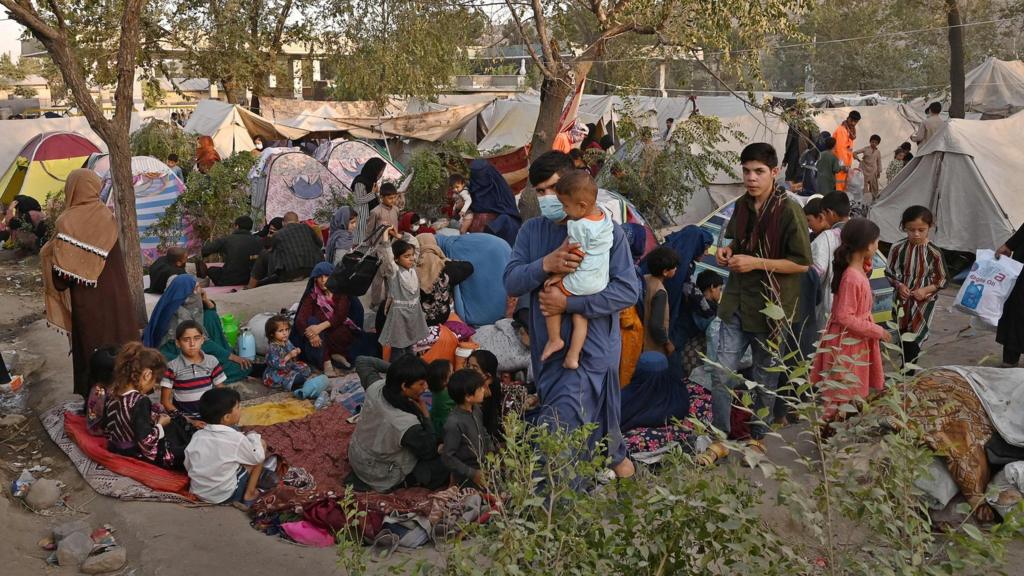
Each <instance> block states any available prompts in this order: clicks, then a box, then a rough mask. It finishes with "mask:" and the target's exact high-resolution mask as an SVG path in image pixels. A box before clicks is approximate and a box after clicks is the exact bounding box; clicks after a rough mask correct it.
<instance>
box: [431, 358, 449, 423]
mask: <svg viewBox="0 0 1024 576" xmlns="http://www.w3.org/2000/svg"><path fill="white" fill-rule="evenodd" d="M451 377H452V363H451V362H449V361H448V360H434V361H433V362H431V363H430V364H429V365H428V366H427V388H429V389H430V397H431V402H430V421H431V422H433V424H434V432H435V433H436V434H437V437H438V438H440V437H441V436H442V435H443V434H444V423H445V422H447V421H448V415H449V414H451V411H452V408H454V407H455V402H454V401H453V400H452V397H451V395H450V394H448V380H449V379H451Z"/></svg>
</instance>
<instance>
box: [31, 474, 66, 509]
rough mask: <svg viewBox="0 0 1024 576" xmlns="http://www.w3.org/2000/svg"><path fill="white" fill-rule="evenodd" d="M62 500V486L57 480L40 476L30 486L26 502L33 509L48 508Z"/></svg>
mask: <svg viewBox="0 0 1024 576" xmlns="http://www.w3.org/2000/svg"><path fill="white" fill-rule="evenodd" d="M58 500H60V486H59V485H58V484H57V481H56V480H50V479H49V478H40V479H39V480H36V481H35V482H33V483H32V486H31V487H29V490H28V494H26V495H25V503H26V504H28V505H29V507H31V508H32V509H33V510H46V509H47V508H49V507H50V506H53V505H54V504H56V503H57V501H58Z"/></svg>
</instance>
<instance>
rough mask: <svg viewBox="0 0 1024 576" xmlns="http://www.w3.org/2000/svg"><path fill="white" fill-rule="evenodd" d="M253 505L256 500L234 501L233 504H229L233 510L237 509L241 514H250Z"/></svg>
mask: <svg viewBox="0 0 1024 576" xmlns="http://www.w3.org/2000/svg"><path fill="white" fill-rule="evenodd" d="M255 503H256V499H255V498H252V499H250V500H235V501H234V502H232V503H231V505H232V506H234V507H235V508H238V509H239V510H241V511H242V512H250V511H251V510H252V505H253V504H255Z"/></svg>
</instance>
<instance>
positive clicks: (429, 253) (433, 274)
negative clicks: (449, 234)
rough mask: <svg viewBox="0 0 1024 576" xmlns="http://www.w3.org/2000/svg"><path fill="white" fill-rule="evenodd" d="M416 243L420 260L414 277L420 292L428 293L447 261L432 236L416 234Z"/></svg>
mask: <svg viewBox="0 0 1024 576" xmlns="http://www.w3.org/2000/svg"><path fill="white" fill-rule="evenodd" d="M416 241H417V242H419V244H420V258H419V260H417V262H416V276H417V277H418V278H419V280H420V290H421V291H423V292H430V289H431V288H433V287H434V282H437V278H438V276H440V275H441V272H442V271H444V263H445V262H446V261H447V260H448V259H447V258H445V257H444V252H442V251H441V247H440V246H438V245H437V239H436V238H434V235H433V234H418V235H417V236H416Z"/></svg>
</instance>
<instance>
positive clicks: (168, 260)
mask: <svg viewBox="0 0 1024 576" xmlns="http://www.w3.org/2000/svg"><path fill="white" fill-rule="evenodd" d="M187 262H188V252H186V251H185V249H184V248H182V247H181V246H171V247H170V248H168V249H167V253H166V254H164V255H163V256H161V257H159V258H157V259H156V260H154V261H153V263H152V264H150V265H149V288H146V292H148V293H150V294H163V293H164V290H166V289H167V282H169V281H170V279H171V276H177V275H178V274H184V273H185V264H186V263H187Z"/></svg>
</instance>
